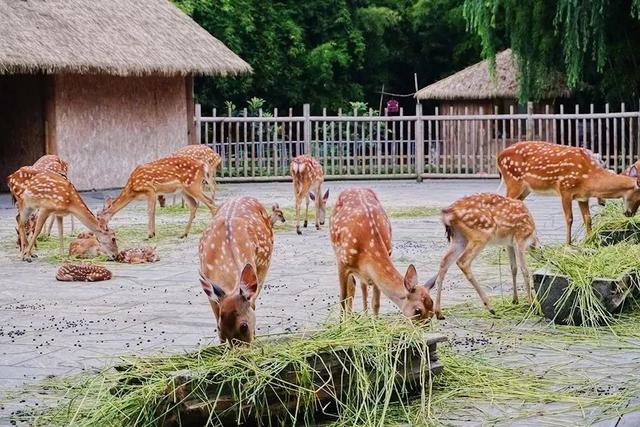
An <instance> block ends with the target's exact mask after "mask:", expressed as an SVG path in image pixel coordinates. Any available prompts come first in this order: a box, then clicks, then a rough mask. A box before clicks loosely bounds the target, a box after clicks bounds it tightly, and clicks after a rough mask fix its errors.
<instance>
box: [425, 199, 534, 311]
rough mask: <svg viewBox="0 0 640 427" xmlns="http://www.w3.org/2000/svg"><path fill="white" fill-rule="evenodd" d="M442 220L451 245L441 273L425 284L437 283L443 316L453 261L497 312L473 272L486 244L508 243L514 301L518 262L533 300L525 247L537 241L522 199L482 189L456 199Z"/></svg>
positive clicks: (516, 295)
mask: <svg viewBox="0 0 640 427" xmlns="http://www.w3.org/2000/svg"><path fill="white" fill-rule="evenodd" d="M442 222H443V224H444V228H445V231H446V235H447V240H449V242H450V244H449V248H448V249H447V251H446V252H445V254H444V256H443V257H442V261H440V269H439V270H438V274H437V275H436V276H435V277H433V278H431V280H429V281H428V282H427V283H426V285H425V286H427V287H429V288H430V287H432V286H433V285H434V284H436V285H437V286H438V290H437V294H436V302H435V314H436V316H437V317H438V319H444V317H443V316H442V309H441V306H440V296H441V294H442V282H443V280H444V276H445V274H447V270H448V269H449V267H450V266H451V264H452V263H453V262H457V264H458V267H460V270H462V272H463V273H464V275H465V276H466V278H467V280H469V282H471V284H472V285H473V287H474V288H475V290H476V292H478V295H480V299H481V300H482V303H483V304H484V305H485V307H487V309H488V310H489V311H490V312H491V313H492V314H495V311H494V310H493V308H491V303H490V302H489V298H487V295H486V294H485V293H484V291H483V290H482V288H481V287H480V284H479V283H478V281H477V280H476V278H475V276H474V275H473V273H472V272H471V263H472V262H473V260H474V259H475V258H476V256H478V254H479V253H480V251H482V249H484V247H485V246H487V245H490V244H494V245H503V246H506V247H507V252H508V254H509V263H510V265H511V277H512V280H513V303H514V304H517V303H518V288H517V286H516V276H517V274H518V265H517V264H516V259H517V263H518V264H520V270H521V272H522V277H523V278H524V282H525V286H526V290H527V299H528V301H529V303H531V301H532V300H531V283H530V276H529V269H528V267H527V259H526V254H525V252H526V250H527V249H528V248H529V247H530V246H531V245H533V244H534V243H535V242H536V227H535V223H534V221H533V217H532V216H531V214H530V213H529V210H528V209H527V207H526V206H525V205H524V203H523V202H522V201H520V200H515V199H509V198H506V197H503V196H499V195H497V194H493V193H479V194H474V195H471V196H465V197H462V198H461V199H458V200H456V201H455V202H453V204H451V206H449V207H448V208H445V209H443V210H442Z"/></svg>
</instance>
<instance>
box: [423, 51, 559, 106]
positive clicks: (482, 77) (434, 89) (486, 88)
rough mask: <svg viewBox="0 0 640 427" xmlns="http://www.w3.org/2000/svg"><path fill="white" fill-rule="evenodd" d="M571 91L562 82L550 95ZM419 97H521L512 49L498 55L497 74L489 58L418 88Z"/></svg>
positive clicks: (451, 98)
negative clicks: (493, 71) (491, 70)
mask: <svg viewBox="0 0 640 427" xmlns="http://www.w3.org/2000/svg"><path fill="white" fill-rule="evenodd" d="M570 95H571V93H570V91H569V90H568V89H567V88H566V86H564V85H563V84H561V83H559V80H558V83H557V84H555V85H554V87H553V88H551V89H550V90H549V91H548V94H547V96H545V97H546V98H556V97H567V96H570ZM415 97H416V98H417V99H441V100H454V99H469V100H474V99H475V100H479V99H495V98H506V99H515V98H517V97H518V71H517V67H516V63H515V58H514V56H513V54H512V53H511V49H507V50H503V51H502V52H500V53H498V54H497V55H496V70H495V75H494V76H493V78H492V76H491V75H490V74H489V61H487V60H485V61H482V62H478V63H477V64H474V65H471V66H470V67H467V68H465V69H464V70H462V71H458V72H457V73H455V74H452V75H450V76H449V77H447V78H445V79H442V80H440V81H437V82H435V83H433V84H430V85H429V86H427V87H424V88H422V89H420V90H419V91H418V92H416V94H415Z"/></svg>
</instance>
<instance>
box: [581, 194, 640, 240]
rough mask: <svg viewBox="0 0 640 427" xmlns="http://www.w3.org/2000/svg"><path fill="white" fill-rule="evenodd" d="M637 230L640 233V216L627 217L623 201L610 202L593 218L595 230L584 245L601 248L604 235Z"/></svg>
mask: <svg viewBox="0 0 640 427" xmlns="http://www.w3.org/2000/svg"><path fill="white" fill-rule="evenodd" d="M621 230H636V231H638V232H640V215H634V216H632V217H627V216H625V215H624V206H623V204H622V202H621V201H609V202H607V204H606V205H605V206H604V207H603V208H602V209H601V210H600V211H599V212H598V213H597V214H596V215H594V218H593V229H592V231H591V233H590V234H589V235H587V236H586V237H585V238H584V240H583V242H582V244H583V245H586V246H599V245H600V244H602V234H603V233H607V232H612V231H621Z"/></svg>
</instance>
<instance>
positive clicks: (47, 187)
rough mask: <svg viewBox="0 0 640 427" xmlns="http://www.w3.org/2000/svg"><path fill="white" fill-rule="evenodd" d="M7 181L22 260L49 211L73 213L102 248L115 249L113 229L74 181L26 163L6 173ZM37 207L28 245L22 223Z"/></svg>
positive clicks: (108, 251) (28, 258)
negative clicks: (16, 217)
mask: <svg viewBox="0 0 640 427" xmlns="http://www.w3.org/2000/svg"><path fill="white" fill-rule="evenodd" d="M8 185H9V189H10V190H11V194H12V195H13V197H14V199H15V200H16V205H17V207H18V211H19V213H20V224H19V226H18V229H19V233H20V241H21V243H20V246H21V248H22V259H23V260H25V261H29V262H31V257H32V250H33V246H34V244H35V241H36V239H37V238H38V235H39V234H40V231H42V227H43V226H44V223H45V221H46V219H47V218H48V217H49V215H51V214H53V215H57V216H64V215H68V214H71V215H73V216H75V217H76V218H78V219H79V220H80V222H82V223H83V224H84V225H85V226H86V227H87V228H88V229H89V230H91V231H92V232H93V233H94V234H95V236H96V238H97V239H98V242H99V243H100V247H101V249H102V251H104V252H105V253H106V254H108V255H109V256H111V257H114V256H115V255H116V254H117V253H118V247H117V244H116V238H115V234H114V233H113V231H111V230H109V229H108V227H107V226H106V224H105V223H103V222H100V221H98V219H97V218H96V217H95V216H94V215H93V213H92V212H91V211H90V210H89V208H88V207H87V205H86V204H85V203H84V201H83V200H82V198H81V197H80V194H79V193H78V191H77V190H76V189H75V187H74V186H73V184H71V182H69V181H68V180H67V179H66V178H65V177H63V176H61V175H59V174H57V173H53V172H47V171H38V170H35V169H33V168H32V167H28V166H27V167H22V168H20V169H18V171H16V172H14V173H13V174H11V175H9V179H8ZM36 209H38V218H37V220H36V225H35V230H34V232H33V235H32V237H31V241H30V242H29V243H28V245H27V241H26V236H25V225H26V222H27V220H28V218H29V216H30V215H31V213H32V212H33V211H34V210H36ZM60 245H61V248H62V245H63V241H62V235H60Z"/></svg>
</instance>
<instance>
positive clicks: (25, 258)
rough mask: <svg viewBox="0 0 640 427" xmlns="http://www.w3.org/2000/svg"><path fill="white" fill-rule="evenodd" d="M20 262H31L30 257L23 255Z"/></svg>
mask: <svg viewBox="0 0 640 427" xmlns="http://www.w3.org/2000/svg"><path fill="white" fill-rule="evenodd" d="M22 260H23V261H26V262H31V257H30V256H27V255H23V256H22Z"/></svg>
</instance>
